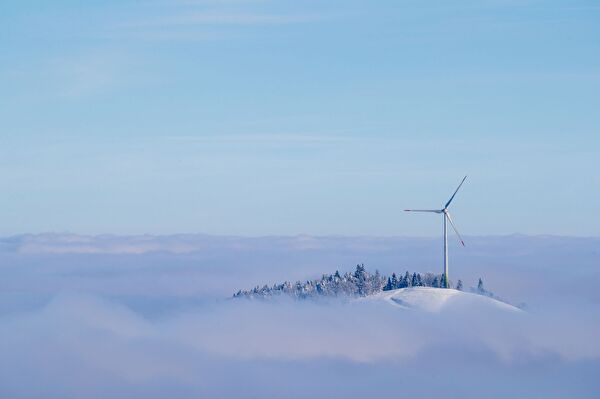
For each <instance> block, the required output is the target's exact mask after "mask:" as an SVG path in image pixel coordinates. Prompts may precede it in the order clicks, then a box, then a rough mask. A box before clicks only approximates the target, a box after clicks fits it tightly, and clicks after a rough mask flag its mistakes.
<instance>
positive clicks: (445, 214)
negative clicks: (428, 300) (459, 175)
mask: <svg viewBox="0 0 600 399" xmlns="http://www.w3.org/2000/svg"><path fill="white" fill-rule="evenodd" d="M466 178H467V176H465V177H463V179H462V181H461V182H460V184H459V185H458V187H457V188H456V191H454V194H452V197H450V199H449V200H448V202H446V205H444V208H442V209H405V210H404V211H405V212H430V213H439V214H442V218H443V219H444V287H445V288H448V230H447V228H446V221H448V222H450V225H451V226H452V228H453V229H454V232H455V233H456V235H457V236H458V239H459V240H460V243H461V244H462V245H463V247H464V246H465V242H464V241H463V239H462V237H461V236H460V233H459V232H458V230H457V229H456V226H455V225H454V223H453V222H452V218H451V217H450V212H448V207H449V206H450V203H451V202H452V200H453V199H454V196H455V195H456V193H457V192H458V190H460V187H461V186H462V185H463V183H464V182H465V179H466Z"/></svg>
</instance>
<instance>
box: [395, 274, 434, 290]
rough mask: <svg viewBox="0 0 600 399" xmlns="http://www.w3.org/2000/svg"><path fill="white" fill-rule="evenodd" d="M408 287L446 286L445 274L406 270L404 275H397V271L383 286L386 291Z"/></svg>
mask: <svg viewBox="0 0 600 399" xmlns="http://www.w3.org/2000/svg"><path fill="white" fill-rule="evenodd" d="M408 287H435V288H445V286H444V275H443V274H433V273H425V274H423V275H421V273H413V274H412V275H411V274H410V273H409V272H406V273H405V274H404V276H402V277H397V276H396V273H392V276H391V277H388V279H387V283H386V284H385V286H384V287H383V290H384V291H390V290H396V289H398V288H408Z"/></svg>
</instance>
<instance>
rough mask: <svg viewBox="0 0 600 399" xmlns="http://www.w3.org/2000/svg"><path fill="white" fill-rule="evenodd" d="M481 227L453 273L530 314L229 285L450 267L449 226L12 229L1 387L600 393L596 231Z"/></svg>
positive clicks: (108, 393) (4, 261) (255, 393)
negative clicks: (405, 234) (426, 307)
mask: <svg viewBox="0 0 600 399" xmlns="http://www.w3.org/2000/svg"><path fill="white" fill-rule="evenodd" d="M468 242H469V246H468V247H466V248H465V249H461V248H456V247H452V248H451V264H450V267H451V269H450V270H451V277H452V278H453V279H454V280H456V279H458V278H461V279H462V280H463V281H464V282H465V285H466V286H469V285H475V283H476V281H477V278H479V277H483V278H484V282H485V284H486V288H487V289H489V290H491V291H493V292H494V293H495V294H496V295H498V296H500V297H502V298H505V299H506V300H507V301H509V302H511V303H514V304H519V305H520V306H522V307H523V308H524V309H525V311H524V312H508V311H504V310H502V309H501V308H498V309H496V308H490V307H488V306H454V307H450V308H446V309H445V310H444V311H442V312H439V313H435V312H434V313H429V312H421V311H416V310H407V309H401V308H398V307H395V306H392V305H390V304H389V303H386V302H384V301H354V300H352V301H351V300H337V299H333V300H327V301H316V302H314V301H305V302H297V301H292V300H288V299H285V298H280V299H278V300H276V301H271V302H262V301H247V300H233V299H231V298H230V297H231V294H233V293H234V292H235V291H237V290H238V289H240V288H251V287H253V286H254V285H262V284H265V283H267V284H273V283H275V282H280V281H283V280H292V281H295V280H297V279H307V278H315V277H318V276H320V274H322V273H332V272H334V271H335V270H336V269H339V270H340V271H347V270H352V269H353V268H354V266H355V265H356V264H357V263H364V264H365V266H366V267H367V269H368V270H374V269H379V270H380V271H381V272H382V273H385V274H388V273H391V272H392V271H395V272H404V271H406V270H410V271H421V272H424V271H438V269H439V265H440V245H439V244H440V242H439V239H428V238H401V237H398V238H376V237H307V236H298V237H261V238H240V237H214V236H202V235H176V236H160V237H156V236H135V237H120V236H108V235H107V236H93V237H92V236H77V235H56V234H48V235H26V236H16V237H8V238H4V239H0V270H1V271H2V279H0V354H1V355H2V362H0V397H2V398H5V397H6V398H39V397H45V398H81V397H85V398H101V397H102V398H106V397H110V398H138V397H139V398H165V397H170V398H171V397H172V398H199V397H203V398H209V397H210V398H230V397H252V398H254V397H289V398H296V397H298V398H300V397H302V398H304V397H327V398H359V397H374V396H379V395H386V396H387V395H398V396H403V395H412V396H414V397H420V398H423V397H425V398H426V397H439V396H445V397H448V396H449V397H491V398H496V397H497V398H503V397H523V398H525V397H527V398H530V397H544V398H564V397H570V398H572V397H577V398H596V397H598V396H599V395H600V385H598V383H597V381H596V379H597V376H598V375H600V341H599V340H598V337H599V336H600V311H599V305H600V293H599V292H598V289H597V287H599V286H600V270H599V269H598V268H599V267H600V239H597V238H568V237H549V236H548V237H547V236H538V237H529V236H503V237H469V238H468Z"/></svg>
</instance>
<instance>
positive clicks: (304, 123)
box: [0, 0, 600, 235]
mask: <svg viewBox="0 0 600 399" xmlns="http://www.w3.org/2000/svg"><path fill="white" fill-rule="evenodd" d="M599 22H600V5H598V4H597V3H596V2H592V1H516V0H506V1H502V0H488V1H485V0H484V1H456V2H452V5H450V4H449V2H447V1H379V2H372V1H343V2H342V1H328V2H322V1H268V0H264V1H249V0H247V1H244V0H239V1H236V0H230V1H217V0H212V1H183V0H182V1H161V0H149V1H135V2H126V1H91V2H83V3H82V2H78V1H53V2H44V1H12V2H3V4H2V5H1V6H0V48H1V49H2V51H1V52H0V87H1V88H2V90H0V126H1V129H0V192H1V193H2V195H1V196H0V209H2V214H1V217H0V220H2V223H1V227H0V234H3V235H7V234H15V233H23V232H45V231H71V232H78V233H121V234H127V233H173V232H202V233H213V234H241V235H264V234H297V233H307V234H348V235H363V234H364V235H436V234H437V233H438V232H439V229H440V221H439V220H438V219H437V218H435V217H433V216H432V217H429V215H406V214H403V213H402V212H401V209H404V208H406V207H435V206H439V205H441V204H443V203H444V202H445V201H446V199H447V197H448V196H449V195H450V194H451V192H452V190H453V189H454V187H455V186H456V184H458V182H459V181H460V179H461V177H462V176H463V175H464V174H469V178H468V180H467V182H466V184H465V186H464V190H463V191H462V192H461V193H460V194H459V196H458V197H457V198H456V203H455V204H454V211H455V215H454V216H455V221H456V223H457V224H458V226H459V228H460V229H461V231H462V232H463V233H464V234H466V235H469V234H471V235H475V234H477V235H479V234H508V233H515V232H519V233H527V234H564V235H600V226H599V225H598V223H597V217H595V214H596V207H597V204H598V203H599V202H600V184H599V183H600V179H599V174H598V155H599V150H598V148H600V138H599V137H600V135H599V131H598V127H599V126H600V112H598V104H599V102H600V72H599V71H600V23H599Z"/></svg>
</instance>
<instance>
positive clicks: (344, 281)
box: [234, 265, 385, 299]
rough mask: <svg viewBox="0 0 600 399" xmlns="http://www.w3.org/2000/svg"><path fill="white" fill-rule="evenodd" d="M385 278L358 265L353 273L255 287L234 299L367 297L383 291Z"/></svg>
mask: <svg viewBox="0 0 600 399" xmlns="http://www.w3.org/2000/svg"><path fill="white" fill-rule="evenodd" d="M384 284H385V278H384V277H382V276H381V275H380V274H379V271H376V272H375V273H374V274H371V273H369V272H367V271H366V269H365V266H364V265H357V266H356V270H355V271H354V272H353V273H349V272H347V273H344V274H340V272H339V271H336V272H335V273H334V274H324V275H323V276H322V277H321V278H320V279H315V280H307V281H305V282H301V281H297V282H296V283H293V284H292V283H290V282H289V281H286V282H284V283H281V284H275V285H273V286H272V287H269V286H267V285H264V286H263V287H262V288H261V287H259V286H256V287H254V288H253V289H251V290H249V291H241V290H240V291H238V292H237V293H236V294H235V295H234V298H238V297H248V298H256V297H257V298H266V297H271V296H275V295H281V294H286V295H289V296H292V297H295V298H299V299H304V298H308V297H315V296H339V295H345V296H367V295H371V294H374V293H376V292H379V291H381V290H382V288H383V286H384Z"/></svg>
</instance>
